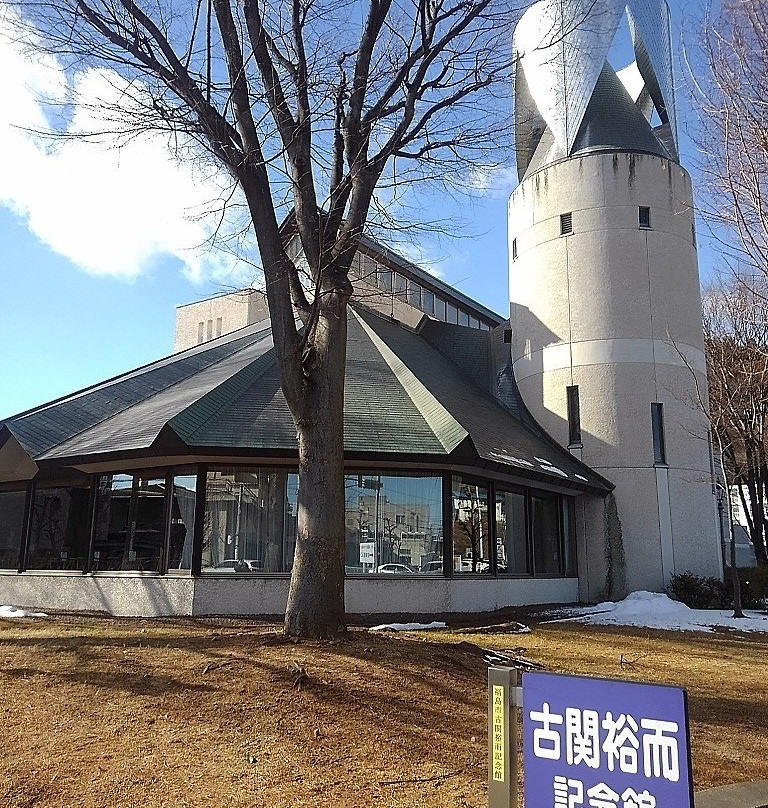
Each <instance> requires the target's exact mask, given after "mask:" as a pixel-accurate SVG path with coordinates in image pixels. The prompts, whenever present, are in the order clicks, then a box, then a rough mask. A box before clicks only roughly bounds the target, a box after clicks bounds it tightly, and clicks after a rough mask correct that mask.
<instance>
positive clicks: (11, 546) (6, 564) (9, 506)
mask: <svg viewBox="0 0 768 808" xmlns="http://www.w3.org/2000/svg"><path fill="white" fill-rule="evenodd" d="M26 501H27V492H26V491H0V569H4V570H16V569H18V568H19V552H20V550H21V536H22V531H23V529H24V505H25V504H26Z"/></svg>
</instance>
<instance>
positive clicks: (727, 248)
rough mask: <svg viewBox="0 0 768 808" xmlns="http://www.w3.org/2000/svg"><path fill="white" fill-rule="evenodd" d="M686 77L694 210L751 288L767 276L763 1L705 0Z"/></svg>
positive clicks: (767, 67) (767, 81)
mask: <svg viewBox="0 0 768 808" xmlns="http://www.w3.org/2000/svg"><path fill="white" fill-rule="evenodd" d="M698 40H699V46H698V48H696V49H694V51H693V53H692V66H691V67H692V69H691V71H690V75H691V78H692V86H693V87H694V91H695V99H694V107H695V108H696V109H697V110H698V111H699V120H700V125H699V127H698V129H697V131H696V132H694V139H695V142H696V145H697V146H698V149H699V152H700V159H699V160H698V169H699V173H700V176H701V179H702V182H701V190H702V192H703V193H702V194H701V198H700V211H701V213H702V215H703V216H704V218H705V220H706V221H707V222H708V223H709V225H710V227H711V230H712V232H713V234H714V236H715V240H716V242H717V244H718V247H719V250H720V252H721V254H722V256H723V258H724V260H725V262H726V263H727V264H728V266H729V267H730V268H731V270H732V271H733V272H734V273H735V274H736V275H737V276H738V277H739V278H741V279H742V281H743V282H745V283H747V284H751V285H752V286H753V288H755V289H756V288H757V287H756V286H755V283H754V282H755V281H756V280H757V279H761V280H762V279H764V278H766V277H768V5H767V4H766V3H763V2H755V0H722V1H721V2H719V3H717V4H715V3H708V4H707V6H706V10H705V13H704V15H703V19H702V20H701V25H700V33H699V37H698Z"/></svg>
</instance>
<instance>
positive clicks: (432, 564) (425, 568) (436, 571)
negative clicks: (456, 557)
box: [419, 561, 443, 575]
mask: <svg viewBox="0 0 768 808" xmlns="http://www.w3.org/2000/svg"><path fill="white" fill-rule="evenodd" d="M442 571H443V562H442V561H427V562H426V564H422V565H421V567H420V568H419V572H423V573H426V574H432V575H440V574H441V573H442Z"/></svg>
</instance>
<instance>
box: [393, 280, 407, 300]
mask: <svg viewBox="0 0 768 808" xmlns="http://www.w3.org/2000/svg"><path fill="white" fill-rule="evenodd" d="M394 285H395V297H397V298H400V300H402V301H404V302H406V303H407V302H408V278H406V277H405V276H404V275H400V274H399V273H398V272H395V275H394Z"/></svg>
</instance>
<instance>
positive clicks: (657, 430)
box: [651, 404, 667, 466]
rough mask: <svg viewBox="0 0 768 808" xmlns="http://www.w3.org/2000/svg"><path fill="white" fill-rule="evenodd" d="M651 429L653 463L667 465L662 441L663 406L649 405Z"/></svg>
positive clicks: (663, 441) (665, 451) (664, 442)
mask: <svg viewBox="0 0 768 808" xmlns="http://www.w3.org/2000/svg"><path fill="white" fill-rule="evenodd" d="M651 428H652V429H653V462H654V463H655V464H656V465H659V466H665V465H666V464H667V446H666V441H665V440H664V405H663V404H651Z"/></svg>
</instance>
